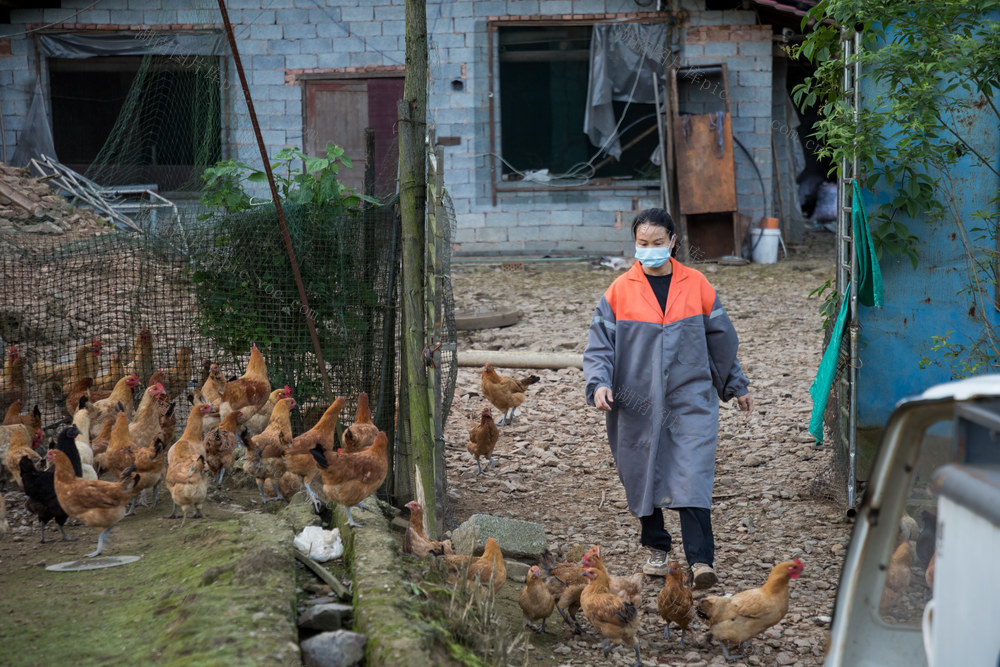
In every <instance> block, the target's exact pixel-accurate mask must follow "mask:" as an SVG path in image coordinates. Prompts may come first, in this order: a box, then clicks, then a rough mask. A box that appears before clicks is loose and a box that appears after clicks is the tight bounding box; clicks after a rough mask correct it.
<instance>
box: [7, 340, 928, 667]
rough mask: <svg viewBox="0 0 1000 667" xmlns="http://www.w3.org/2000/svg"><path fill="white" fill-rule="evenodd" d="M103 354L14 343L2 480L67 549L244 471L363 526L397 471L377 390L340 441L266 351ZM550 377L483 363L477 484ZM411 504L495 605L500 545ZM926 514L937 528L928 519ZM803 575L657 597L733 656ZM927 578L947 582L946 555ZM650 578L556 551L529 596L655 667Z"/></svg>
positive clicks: (666, 584) (572, 627) (278, 495)
mask: <svg viewBox="0 0 1000 667" xmlns="http://www.w3.org/2000/svg"><path fill="white" fill-rule="evenodd" d="M100 353H101V343H100V341H99V340H97V339H93V340H90V341H88V342H86V343H85V344H83V345H81V346H80V347H79V348H78V349H77V350H76V352H75V355H74V359H73V361H71V362H66V363H62V364H56V363H47V362H36V363H35V364H30V363H27V360H26V358H25V356H24V355H23V353H22V351H21V350H20V349H19V347H18V346H16V345H10V346H8V349H7V350H6V353H5V356H4V364H3V373H2V375H0V408H2V407H4V406H7V407H6V412H5V413H4V419H3V426H2V428H4V429H7V430H9V435H10V437H9V439H10V445H9V447H8V451H7V455H6V457H5V460H4V462H3V463H4V470H3V471H0V472H5V473H6V475H7V477H8V479H9V483H11V484H14V485H16V486H17V487H19V488H20V489H21V490H23V491H24V493H25V495H26V497H27V500H26V508H27V509H28V511H29V512H31V514H33V515H34V516H36V517H37V520H38V523H39V527H40V532H41V541H42V542H45V541H46V536H45V531H46V526H47V525H48V524H49V523H50V522H51V521H53V520H54V521H55V524H56V525H57V526H58V528H59V531H60V533H61V537H62V539H63V540H67V541H69V540H72V539H73V538H70V537H69V536H68V535H67V532H66V529H65V526H66V524H67V521H69V520H70V519H74V520H76V521H77V522H79V523H81V524H83V525H85V526H87V527H89V528H91V529H93V530H95V531H96V532H97V533H98V543H97V547H96V550H95V551H93V552H92V553H88V554H87V556H88V557H94V556H98V555H99V554H101V553H102V552H103V550H104V548H105V546H106V543H107V541H108V540H109V538H110V535H111V531H112V529H113V528H114V527H115V526H116V525H117V524H118V523H119V522H121V521H122V520H123V519H124V518H125V517H127V516H129V515H131V514H133V513H135V512H136V511H137V506H139V505H147V506H148V505H153V506H155V505H156V503H157V500H158V492H159V489H160V486H161V484H160V482H163V486H165V487H166V490H167V492H169V494H170V497H171V500H172V502H173V511H172V512H171V514H170V515H169V517H168V518H180V519H181V525H184V522H186V521H187V519H188V518H192V519H196V518H203V517H204V516H205V513H204V506H205V501H206V498H207V497H208V492H209V488H210V487H211V486H213V485H215V486H221V484H222V482H223V479H224V477H225V475H226V473H227V471H230V470H232V469H233V468H234V467H235V466H241V467H242V468H243V470H245V471H246V473H247V474H249V475H250V476H251V477H253V478H254V480H255V481H256V484H257V488H258V491H259V494H260V497H261V500H262V502H264V503H267V502H272V501H288V500H290V498H291V497H292V496H293V495H295V494H296V493H299V492H302V493H304V494H306V495H307V496H308V498H309V500H310V501H311V502H312V503H313V504H314V505H315V507H316V510H317V512H318V511H319V510H320V509H321V505H322V501H321V500H320V498H319V497H318V495H317V492H316V490H315V489H314V488H313V487H314V486H318V487H319V488H320V489H321V490H322V493H323V494H324V495H325V496H326V497H327V498H328V499H330V500H333V501H335V502H337V503H340V504H342V505H343V506H345V508H346V510H347V515H348V523H349V525H351V526H360V525H361V524H359V523H358V522H357V521H356V520H355V519H354V516H353V514H352V513H351V509H352V508H353V507H357V506H361V507H363V504H362V501H363V500H364V499H366V498H368V497H369V496H370V495H371V494H373V493H374V492H375V491H376V490H377V489H378V488H379V487H380V486H381V484H382V482H383V481H384V479H385V477H386V474H387V470H388V460H387V447H388V437H387V435H386V433H384V432H382V431H380V430H379V429H378V428H377V427H376V426H375V424H374V423H373V422H372V418H371V412H370V408H369V405H368V396H367V394H364V393H361V394H360V395H359V396H358V397H357V412H356V415H355V419H354V422H353V423H352V424H351V425H350V426H348V427H347V428H341V429H340V431H341V435H340V437H339V438H338V424H339V422H340V417H341V413H342V411H343V409H344V407H345V406H346V404H347V400H346V399H345V398H344V397H338V398H337V399H336V400H335V401H334V402H333V403H331V404H330V405H329V406H328V407H326V408H325V410H324V412H323V413H322V415H321V416H319V418H318V420H317V421H316V422H315V425H313V426H312V427H311V428H309V429H308V430H306V431H304V432H302V433H299V434H298V435H296V434H294V433H293V430H292V424H291V411H292V410H294V409H295V408H296V407H297V404H296V400H295V398H294V396H293V395H292V390H291V389H290V388H289V387H288V386H284V387H272V386H271V383H270V381H269V379H268V374H267V364H266V362H265V360H264V356H263V354H262V353H261V352H260V350H259V349H258V348H257V347H256V346H253V347H252V349H251V351H250V357H249V362H248V364H247V367H246V369H245V372H244V374H243V375H242V376H240V377H236V378H232V379H226V377H225V376H224V374H223V373H222V371H221V369H220V367H219V366H218V365H217V364H214V363H212V362H210V361H208V360H205V361H204V362H203V364H202V367H201V369H200V379H195V368H194V365H193V359H192V349H191V348H190V347H184V348H181V349H179V350H177V352H176V363H175V364H174V366H173V367H171V368H169V369H166V370H164V369H155V368H154V366H153V363H152V360H153V354H152V336H151V334H150V332H149V331H148V330H146V329H143V330H141V331H140V332H139V334H138V335H137V336H136V338H135V342H134V345H133V347H132V350H131V354H130V355H128V358H126V355H125V354H124V353H122V352H121V351H116V352H115V353H114V354H112V355H111V361H110V368H109V369H108V370H107V371H103V372H102V370H101V368H100V364H99V363H98V360H99V357H100ZM27 377H31V378H32V379H33V381H34V382H35V383H36V384H37V386H39V387H41V388H42V390H43V395H44V396H45V398H46V400H48V401H51V402H52V403H54V404H58V405H59V406H60V407H61V409H62V410H63V411H64V412H65V417H66V421H67V423H69V425H68V426H65V427H64V428H62V429H61V431H60V432H59V433H58V435H57V437H56V438H55V443H54V444H53V446H52V447H51V448H50V450H49V451H48V453H47V454H43V453H39V452H38V451H36V450H37V449H39V448H40V447H41V445H42V442H43V440H44V439H45V438H44V432H43V430H42V423H41V421H42V417H41V412H40V410H39V408H38V406H34V407H33V409H31V410H28V409H27V408H26V406H25V401H26V399H27V391H26V386H27V385H26V380H27ZM143 378H148V380H146V381H144V380H143ZM538 381H539V378H538V377H537V376H534V375H527V376H525V377H522V378H520V379H515V378H512V377H504V376H502V375H500V374H499V373H497V371H496V369H495V368H494V367H493V366H492V365H490V364H486V365H484V366H483V368H482V376H481V385H480V388H481V395H482V396H483V398H485V399H486V400H487V401H488V402H489V403H490V405H491V406H492V408H495V409H496V410H498V411H500V413H501V415H502V416H501V419H500V421H499V423H498V422H496V421H494V419H493V410H492V408H491V407H490V406H484V407H483V408H482V410H481V411H480V412H479V414H478V415H477V416H476V417H475V418H473V419H472V420H471V422H470V426H469V431H468V445H467V450H468V452H469V454H470V455H471V456H472V460H473V461H474V462H475V464H476V469H477V474H480V475H486V474H488V473H489V471H490V470H491V469H493V467H494V455H495V449H496V445H497V442H498V440H499V438H500V427H501V426H503V425H505V424H509V423H511V422H512V421H513V420H514V418H515V416H516V413H517V409H518V407H520V406H521V405H523V403H524V401H525V400H526V398H527V395H528V391H529V387H530V386H531V385H532V384H534V383H536V382H538ZM137 392H140V393H139V395H138V399H139V400H138V404H137V405H136V404H135V395H136V393H137ZM176 400H187V401H189V402H190V403H191V409H190V411H189V413H188V417H187V422H186V424H184V425H183V429H182V430H181V432H180V434H176V433H175V431H176V430H177V424H176V421H177V420H176V418H175V417H174V411H175V407H176V404H175V401H176ZM482 461H485V464H486V465H485V466H484V465H483V464H482ZM148 494H151V495H152V499H151V500H149V499H147V495H148ZM5 508H6V503H5V501H4V499H3V496H2V495H0V532H2V531H4V530H6V512H5ZM406 508H407V509H408V510H409V512H410V514H409V524H408V527H407V529H406V532H405V534H404V537H403V542H402V550H403V552H404V553H407V554H410V555H412V556H414V557H418V558H432V559H435V560H436V561H437V562H438V563H440V565H441V567H442V568H443V570H444V572H446V573H447V576H448V578H449V580H450V581H452V582H458V581H460V580H462V581H466V582H469V583H470V584H471V585H474V586H477V587H479V590H480V591H481V592H482V594H483V595H494V594H496V593H497V592H498V591H499V590H500V589H501V588H502V587H503V586H504V584H505V583H506V581H507V570H506V564H505V561H504V555H503V553H502V551H501V547H500V545H499V544H498V543H497V541H496V540H495V539H494V538H492V537H490V538H488V539H486V541H485V546H484V550H483V553H482V555H481V556H474V555H463V554H456V553H455V552H454V548H453V545H452V544H451V542H450V541H449V540H435V539H432V538H430V537H428V536H427V535H426V533H425V526H424V520H423V508H422V506H421V505H420V503H419V502H417V501H412V502H410V503H408V504H407V505H406ZM922 518H924V523H925V525H927V523H928V521H927V517H922ZM931 518H932V519H933V517H931ZM911 521H912V520H911ZM931 523H933V521H932V522H931ZM916 530H917V528H916V522H915V521H913V527H912V528H910V527H907V528H906V531H905V534H904V535H903V539H902V540H901V541H900V544H899V548H898V549H897V550H896V552H895V553H894V554H893V557H892V559H891V563H890V565H889V568H888V569H889V574H888V577H887V583H886V587H885V589H884V593H883V599H882V602H881V605H880V607H881V610H882V611H883V613H885V611H886V610H887V609H888V608H891V606H892V605H893V604H894V602H895V600H896V599H898V596H899V595H900V594H901V591H904V590H905V588H906V586H907V584H908V579H909V567H910V563H911V562H912V560H913V557H914V554H915V553H920V552H921V550H922V548H923V547H924V544H922V543H919V540H918V538H917V536H916ZM911 533H912V534H911ZM923 538H924V536H921V539H923ZM931 539H932V540H933V536H931ZM923 542H926V539H923ZM915 546H916V548H915ZM920 555H921V556H923V554H922V553H921V554H920ZM932 556H933V554H931V555H930V556H928V557H926V558H932ZM924 562H926V560H925V561H924ZM803 570H804V565H803V563H802V562H801V561H800V560H799V559H793V560H790V561H785V562H781V563H778V564H776V565H774V567H773V568H772V569H771V571H770V573H769V574H768V575H767V577H766V579H765V580H764V581H763V583H762V585H761V586H760V587H759V588H754V589H748V590H744V591H740V592H736V593H735V594H730V595H728V596H725V597H721V596H714V595H706V596H702V597H700V598H697V597H695V594H693V593H692V590H691V588H690V587H689V585H688V584H687V583H686V581H689V579H690V578H689V577H685V576H684V574H683V569H682V567H681V565H680V564H678V563H676V562H671V563H670V564H669V566H668V572H667V575H666V577H665V578H664V579H663V585H662V587H661V588H660V589H659V591H658V594H657V595H656V600H655V607H656V609H657V610H658V613H659V616H660V618H661V619H662V621H663V635H664V637H666V638H668V639H669V638H670V637H671V633H670V627H671V626H674V627H676V628H679V629H680V639H679V645H680V646H684V643H685V639H686V634H687V633H688V631H689V630H692V629H694V628H696V627H698V626H699V625H700V626H702V627H705V628H707V629H708V631H709V632H710V633H711V636H712V637H713V638H714V639H715V640H716V641H717V642H719V644H720V645H721V649H722V651H723V653H724V654H725V656H726V658H727V659H728V658H729V653H728V649H729V647H733V646H740V645H741V644H743V643H744V642H746V641H748V640H750V639H751V638H753V637H755V636H757V635H759V634H761V633H762V632H764V631H765V630H766V629H767V628H769V627H771V626H773V625H775V624H777V623H778V622H780V621H781V619H782V618H783V617H784V615H785V613H786V612H787V610H788V599H789V583H790V581H791V580H793V579H796V578H797V577H799V576H800V575H801V574H802V572H803ZM762 575H763V573H762ZM928 577H929V578H930V577H933V562H932V561H931V563H930V567H929V568H928ZM904 579H905V581H904ZM645 583H646V582H645V578H644V576H643V575H642V574H641V573H638V574H630V575H624V574H615V573H611V572H610V571H609V570H608V568H607V566H606V565H605V562H604V560H603V557H602V553H601V547H600V546H598V545H595V546H593V547H591V549H590V550H589V551H587V552H586V553H583V554H575V555H569V554H568V555H567V558H566V559H565V560H563V561H562V562H556V559H555V558H554V557H553V556H552V555H551V554H549V553H545V554H543V556H542V558H541V559H540V562H539V563H538V564H537V565H534V566H532V567H531V568H530V569H529V571H528V574H527V578H526V583H525V585H524V586H523V588H522V589H521V591H520V595H519V597H518V602H519V605H520V608H521V610H522V612H523V615H524V621H525V625H526V626H528V627H529V628H531V629H532V630H534V631H536V632H546V621H547V620H548V618H549V617H550V615H551V614H552V612H553V611H555V612H557V613H558V614H559V615H560V616H561V617H562V619H563V621H564V623H565V625H566V627H567V629H568V631H569V632H571V633H573V634H580V633H582V632H583V631H584V628H583V626H582V625H581V623H580V620H581V619H580V618H579V614H580V612H582V613H583V616H584V618H586V620H587V621H588V622H589V624H590V626H591V627H592V628H593V630H594V631H596V633H597V634H599V635H600V636H601V637H602V638H603V646H604V651H605V653H607V652H609V651H610V649H611V647H612V645H614V644H619V645H623V646H625V647H626V648H628V649H630V650H631V651H632V652H634V654H635V659H636V663H635V664H636V665H641V664H642V663H641V654H640V645H639V642H638V639H637V634H638V630H639V626H640V621H641V616H642V609H643V596H642V594H643V587H644V584H645Z"/></svg>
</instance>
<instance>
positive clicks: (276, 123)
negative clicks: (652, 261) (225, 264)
mask: <svg viewBox="0 0 1000 667" xmlns="http://www.w3.org/2000/svg"><path fill="white" fill-rule="evenodd" d="M326 3H327V6H321V7H317V2H314V0H228V1H227V7H228V8H229V11H230V17H231V19H232V21H233V23H234V28H235V30H236V34H237V36H238V38H239V47H240V52H241V55H243V56H244V62H245V64H246V66H247V69H248V72H247V73H248V77H249V81H250V86H251V93H252V95H253V97H254V101H255V105H256V108H257V112H258V117H259V121H260V124H261V129H262V130H263V133H264V139H265V142H266V143H267V145H268V148H269V150H270V151H271V152H272V153H273V152H275V151H277V150H279V149H280V148H282V147H284V146H287V145H301V143H302V106H303V105H302V99H301V95H302V89H301V86H300V85H298V83H296V82H295V81H294V77H293V76H292V75H291V74H290V71H291V70H315V69H320V70H323V69H325V70H334V69H343V68H349V67H370V66H375V67H386V66H401V65H402V64H403V62H404V53H403V51H404V46H405V45H404V36H405V24H404V16H403V4H402V2H401V1H400V0H326ZM81 4H82V3H81ZM681 4H682V6H683V8H684V9H686V10H687V11H688V12H689V25H688V26H687V30H686V34H685V39H684V40H683V41H682V43H681V49H680V52H679V61H678V64H681V65H687V64H704V63H715V62H719V61H720V60H724V61H725V62H726V63H727V67H728V69H729V84H730V102H731V106H732V112H733V129H734V133H735V134H736V136H737V137H738V138H739V139H740V141H742V142H743V143H744V145H746V147H747V148H748V149H749V150H750V151H751V153H752V154H753V155H754V160H755V162H756V163H757V166H758V167H759V169H760V171H761V173H762V175H763V176H764V179H765V182H766V183H765V185H766V187H767V189H768V190H769V188H770V179H771V173H772V168H771V156H770V131H771V130H770V114H771V93H770V86H771V65H770V63H771V51H770V49H771V46H770V38H769V35H770V31H769V28H767V27H766V26H765V27H757V26H755V24H756V19H755V16H754V14H753V13H752V12H746V11H725V12H721V11H711V12H709V11H704V10H703V9H702V7H703V5H702V3H701V2H700V1H699V0H683V1H682V3H681ZM625 5H627V6H625ZM625 5H623V3H622V2H620V0H475V1H472V0H458V1H451V0H428V3H427V17H428V33H429V44H430V52H429V65H430V89H429V94H428V105H429V110H428V115H429V118H428V120H429V123H430V125H431V127H433V128H434V129H435V131H436V133H437V135H438V136H455V137H458V138H459V143H458V145H455V146H448V147H446V148H445V149H444V153H445V159H444V168H445V182H446V185H447V186H448V188H449V190H450V192H451V194H452V197H453V200H454V204H455V210H456V213H457V214H458V229H457V230H456V234H455V240H456V243H457V244H458V247H459V249H460V252H462V253H490V254H518V253H536V252H545V253H548V252H567V253H577V254H579V253H601V254H604V253H617V252H623V251H628V252H630V251H631V239H630V238H629V237H628V230H627V228H626V229H625V230H624V231H623V230H621V229H616V228H615V221H616V219H617V218H619V217H622V216H623V217H624V219H625V221H626V222H627V221H628V219H630V218H631V215H632V209H633V205H634V204H635V206H637V207H638V208H645V207H647V206H650V205H655V204H656V203H657V202H658V200H659V195H658V193H657V192H656V191H655V190H652V191H651V190H648V189H646V188H640V187H631V188H624V189H622V188H617V189H613V190H611V189H605V190H589V189H583V188H581V189H559V190H552V191H548V190H538V191H532V192H508V191H504V190H503V189H502V188H501V189H500V190H499V192H498V194H497V199H496V205H494V203H493V196H492V191H491V184H490V178H491V170H490V165H491V164H492V162H493V161H495V160H496V157H494V156H491V155H490V154H489V153H490V151H491V148H490V142H489V136H490V128H489V119H490V114H489V103H490V98H489V88H490V85H489V82H490V74H491V73H490V71H489V68H488V62H489V40H488V34H489V33H488V24H487V19H488V18H489V17H492V16H517V15H529V16H543V17H544V16H555V15H564V14H598V15H599V14H604V13H617V12H635V11H641V10H643V9H644V8H642V7H639V6H634V5H631V4H629V3H625ZM77 11H78V10H75V9H72V8H63V9H53V8H47V9H30V10H13V11H12V12H11V20H12V23H11V24H10V25H5V26H0V85H2V86H3V89H4V90H3V95H2V97H0V111H2V113H3V117H4V118H3V119H4V134H3V142H4V145H5V146H6V149H7V154H8V156H9V155H11V154H12V153H13V151H14V148H15V147H16V145H17V141H18V137H19V135H20V132H21V126H22V119H23V117H24V115H25V114H26V112H27V108H28V104H29V103H30V99H31V94H32V91H33V86H34V72H35V69H36V63H35V51H34V46H33V36H30V35H29V36H24V35H21V36H17V35H19V34H21V33H24V32H25V31H26V30H28V26H27V24H35V25H38V24H41V23H47V22H54V21H58V22H68V23H72V24H91V26H90V27H91V28H93V27H96V26H97V25H99V24H100V25H105V24H123V25H138V24H146V25H156V26H165V25H171V24H190V25H202V24H208V25H217V24H219V18H218V7H217V4H216V2H215V1H214V0H189V1H188V2H183V3H182V2H180V1H179V0H102V2H101V3H100V4H99V5H98V6H96V7H94V8H90V9H85V10H83V11H79V13H76V12H77ZM67 31H73V28H67ZM765 33H766V34H765ZM5 34H7V35H12V37H11V39H10V40H9V49H10V52H9V55H7V54H6V53H5V52H4V49H3V44H4V42H3V39H4V35H5ZM41 70H42V73H43V83H46V84H47V70H46V67H45V63H41ZM229 71H230V75H231V77H232V84H233V85H231V86H230V87H229V88H228V90H227V91H226V97H225V99H227V100H228V103H229V108H228V110H227V114H226V117H227V120H228V123H229V125H228V128H227V130H226V132H225V137H224V141H225V142H227V143H228V146H227V147H226V149H225V150H224V154H225V155H227V156H232V157H238V158H240V159H243V160H246V161H248V162H251V163H254V164H256V163H259V156H258V153H257V146H256V142H255V140H254V138H253V135H252V132H251V128H250V123H249V119H248V117H247V114H246V109H245V104H244V103H243V100H242V91H241V90H240V88H239V86H238V85H236V84H235V69H234V68H233V66H232V63H230V67H229ZM455 80H459V81H461V82H462V84H463V85H462V89H461V90H455V89H454V88H453V86H452V82H453V81H455ZM716 99H717V98H716ZM711 101H712V100H711V95H709V97H706V98H705V99H701V100H698V99H694V98H692V99H691V100H690V102H691V103H692V104H694V103H699V104H703V105H704V104H706V103H710V102H711ZM494 122H496V123H497V127H496V128H495V130H496V132H497V133H499V132H500V131H501V130H502V128H500V127H499V112H497V113H495V115H494ZM498 136H499V134H498ZM496 150H498V148H497V149H496ZM359 166H360V165H359ZM736 171H737V191H738V199H739V208H740V211H741V212H744V213H747V214H749V215H751V217H759V216H760V215H762V214H763V211H764V199H763V197H762V196H761V193H760V185H759V183H758V182H757V176H756V172H755V171H754V169H753V164H752V163H751V162H750V159H749V158H748V157H747V156H746V155H745V154H744V153H743V152H742V151H740V150H739V149H737V150H736ZM498 173H499V171H498ZM626 227H627V225H626Z"/></svg>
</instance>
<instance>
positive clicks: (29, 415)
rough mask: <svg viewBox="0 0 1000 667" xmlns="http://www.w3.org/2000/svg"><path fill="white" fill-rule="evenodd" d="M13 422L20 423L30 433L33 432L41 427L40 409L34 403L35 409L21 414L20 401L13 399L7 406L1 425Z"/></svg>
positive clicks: (12, 423) (8, 424)
mask: <svg viewBox="0 0 1000 667" xmlns="http://www.w3.org/2000/svg"><path fill="white" fill-rule="evenodd" d="M14 424H22V425H23V426H24V427H25V428H26V429H28V431H29V432H30V433H34V432H36V431H38V430H39V429H40V428H42V411H41V410H39V409H38V406H37V405H36V406H35V409H34V410H32V411H31V412H25V413H24V414H21V401H14V402H13V403H11V404H10V407H9V408H7V414H6V415H4V418H3V425H4V426H13V425H14Z"/></svg>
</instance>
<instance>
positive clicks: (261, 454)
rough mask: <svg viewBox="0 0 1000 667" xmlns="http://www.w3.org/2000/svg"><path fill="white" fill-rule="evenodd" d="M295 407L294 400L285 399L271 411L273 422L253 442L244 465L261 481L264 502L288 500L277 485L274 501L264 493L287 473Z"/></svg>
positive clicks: (260, 487)
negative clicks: (286, 456) (286, 457)
mask: <svg viewBox="0 0 1000 667" xmlns="http://www.w3.org/2000/svg"><path fill="white" fill-rule="evenodd" d="M293 407H295V399H294V398H282V399H280V400H279V401H278V402H277V403H276V404H275V405H274V410H272V411H271V422H270V423H269V424H268V425H267V428H265V429H264V431H263V432H262V433H258V434H257V435H255V436H253V437H252V438H250V444H249V445H247V457H246V459H245V460H244V462H243V469H244V470H246V471H247V473H249V474H250V475H251V476H253V478H254V479H256V480H257V489H258V490H259V491H260V497H261V500H263V501H264V502H265V503H268V502H270V501H272V500H286V501H287V500H288V499H287V498H285V496H284V495H283V494H282V493H281V492H280V488H279V487H280V485H275V490H276V491H278V494H277V495H276V496H275V497H274V498H269V497H267V495H266V494H265V493H264V482H265V481H266V480H268V479H270V480H280V479H281V478H282V477H283V476H284V475H285V473H286V472H287V470H286V469H285V462H284V458H283V457H284V453H285V451H286V450H287V449H288V447H289V446H290V445H291V444H292V422H291V418H290V413H291V410H292V408H293Z"/></svg>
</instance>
